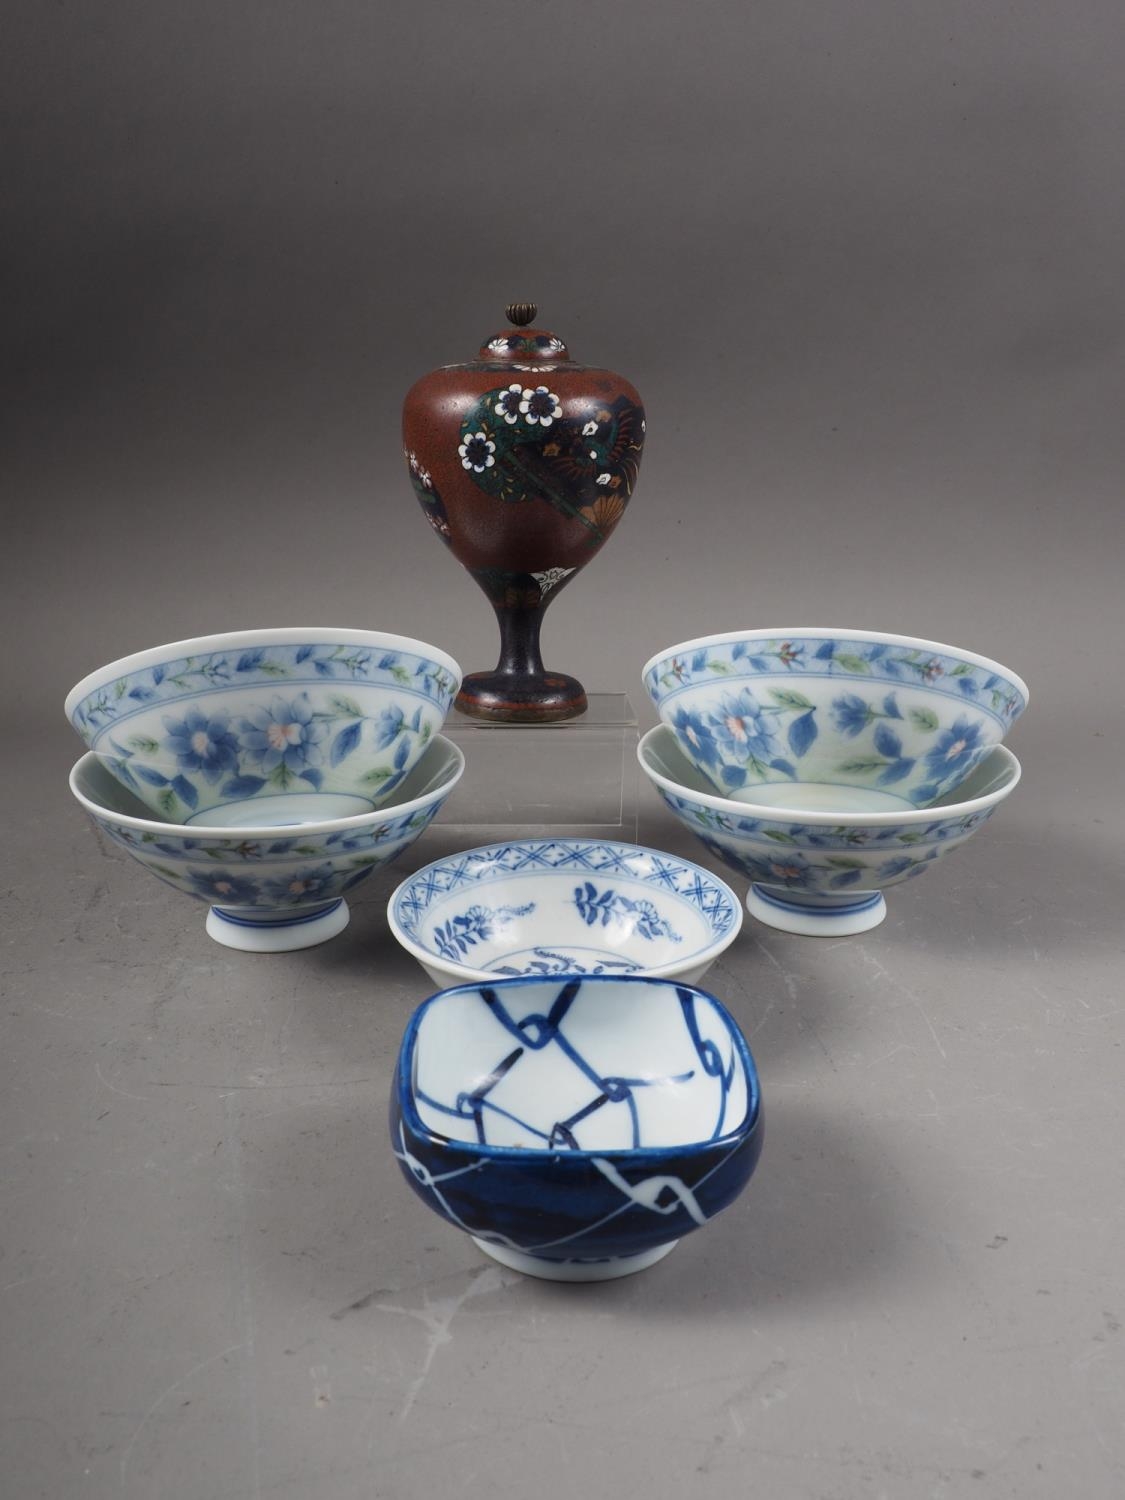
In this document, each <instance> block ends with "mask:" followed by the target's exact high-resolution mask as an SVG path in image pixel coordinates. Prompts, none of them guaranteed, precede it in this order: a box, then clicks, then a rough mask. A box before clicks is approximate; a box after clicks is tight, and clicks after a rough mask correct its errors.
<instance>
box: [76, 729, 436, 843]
mask: <svg viewBox="0 0 1125 1500" xmlns="http://www.w3.org/2000/svg"><path fill="white" fill-rule="evenodd" d="M438 744H441V745H444V746H445V747H446V749H447V750H452V751H453V756H452V759H451V761H450V764H449V773H450V774H449V775H448V776H447V777H446V779H445V780H444V781H443V782H442V783H441V785H440V786H436V787H431V788H430V790H429V791H428V792H423V793H422V795H421V796H419V797H412V798H411V799H410V800H409V801H408V802H398V803H395V802H385V803H382V804H381V805H380V806H379V807H375V808H372V810H371V811H370V812H365V813H352V814H351V815H350V816H348V817H346V818H324V819H322V820H321V821H320V822H319V823H293V824H289V823H272V824H263V823H237V824H236V823H232V824H230V825H229V826H228V825H226V824H217V823H164V822H161V821H160V820H159V819H156V818H137V817H134V816H133V814H132V813H122V812H118V811H117V810H116V809H115V808H112V807H105V806H103V805H102V803H100V802H95V801H94V800H93V798H92V797H89V796H87V794H86V793H85V792H83V791H80V790H79V787H78V785H77V781H78V775H79V772H80V771H81V770H82V767H83V766H85V765H86V764H87V762H89V761H93V762H96V763H100V762H101V761H102V760H104V758H105V757H104V756H101V755H98V753H97V752H96V751H94V750H87V751H86V753H85V755H80V756H79V757H78V759H77V760H76V761H75V763H74V765H73V766H72V767H71V768H70V776H69V777H68V778H67V779H68V781H69V784H70V790H71V791H72V792H73V793H74V796H75V797H76V798H77V799H78V801H79V802H80V803H81V804H82V806H83V807H84V808H85V809H86V811H87V812H88V813H89V814H90V815H91V817H94V818H100V819H102V820H103V821H104V822H107V823H112V824H113V825H114V827H118V828H133V829H136V831H137V832H138V833H158V834H163V835H164V837H165V838H189V839H196V840H198V841H206V840H209V839H210V840H221V841H224V842H225V841H227V840H229V839H234V840H236V841H238V840H242V839H247V840H250V839H257V840H261V839H263V838H276V839H281V838H287V837H289V836H291V835H295V834H298V833H299V834H300V836H301V837H306V836H309V837H311V836H313V835H317V834H322V833H342V832H345V831H347V830H349V829H355V828H363V827H366V826H367V825H368V824H370V823H376V824H378V823H387V822H390V821H391V820H392V819H394V818H399V817H402V816H403V815H404V814H407V813H414V812H421V811H422V810H423V809H424V808H427V807H429V806H430V804H431V803H432V802H433V801H434V800H435V799H436V798H438V797H445V796H448V794H449V793H450V792H451V791H452V790H453V788H454V787H455V786H456V785H457V783H458V782H459V781H460V780H461V777H462V776H463V775H464V771H465V752H464V751H463V750H462V749H461V747H460V745H458V744H455V743H454V741H453V740H451V739H448V738H447V737H446V736H445V735H444V734H435V735H434V736H433V738H432V739H431V740H430V746H433V745H438ZM430 746H428V747H427V750H428V749H429V748H430ZM426 753H427V752H426V751H423V752H422V755H421V757H420V758H419V760H418V761H417V762H416V765H420V764H421V762H422V760H424V759H425V756H426Z"/></svg>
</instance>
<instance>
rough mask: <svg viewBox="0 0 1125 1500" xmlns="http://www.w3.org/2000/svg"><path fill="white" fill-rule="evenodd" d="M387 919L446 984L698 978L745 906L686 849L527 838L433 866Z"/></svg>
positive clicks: (394, 903)
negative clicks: (588, 977)
mask: <svg viewBox="0 0 1125 1500" xmlns="http://www.w3.org/2000/svg"><path fill="white" fill-rule="evenodd" d="M387 920H388V922H389V923H390V928H391V931H392V932H393V933H394V935H395V937H396V938H397V939H398V941H399V942H400V943H401V944H402V946H403V947H404V948H405V949H406V950H407V952H408V953H412V954H413V955H414V957H415V958H416V959H417V960H418V962H419V963H420V964H421V965H422V967H423V968H424V969H425V971H426V973H427V974H428V975H429V976H430V978H431V979H432V980H433V981H434V983H435V984H439V985H448V984H464V983H466V982H468V981H469V980H475V979H500V978H504V977H510V976H513V975H521V974H526V975H540V976H548V975H552V974H640V973H643V974H652V975H657V976H660V977H662V978H666V979H671V978H675V979H682V980H684V981H685V982H686V983H688V984H695V983H698V981H699V980H700V979H701V978H702V976H703V974H704V973H705V972H706V971H707V969H709V968H710V966H711V964H712V963H714V961H715V959H716V958H718V956H719V954H720V953H722V952H724V951H725V950H726V949H727V948H728V947H729V946H730V945H731V943H733V942H734V940H735V938H736V937H737V936H738V933H739V929H740V928H741V926H742V907H741V904H740V902H739V900H738V897H737V896H736V895H735V893H734V892H733V891H732V890H731V888H730V886H728V885H726V884H724V882H723V881H721V880H719V879H718V878H717V877H716V876H714V875H712V874H711V873H710V871H709V870H705V869H703V868H702V866H700V865H696V864H692V863H691V862H690V860H686V859H679V858H677V857H676V856H675V855H674V854H665V853H662V852H661V851H660V850H657V849H643V848H640V847H639V846H638V845H636V844H615V843H605V842H602V841H600V840H593V839H523V840H520V841H519V842H518V843H506V844H486V845H484V846H483V847H481V848H479V849H469V850H466V851H465V852H463V853H460V854H453V855H450V856H448V857H447V858H445V859H439V860H435V861H434V863H433V864H430V865H426V866H425V867H424V868H423V869H421V870H419V871H417V873H416V874H414V875H411V876H410V877H409V878H408V879H406V880H404V881H403V883H402V884H401V885H400V886H399V888H398V890H396V891H395V892H394V894H393V895H392V896H391V899H390V902H389V904H388V906H387Z"/></svg>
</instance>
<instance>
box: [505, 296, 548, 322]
mask: <svg viewBox="0 0 1125 1500" xmlns="http://www.w3.org/2000/svg"><path fill="white" fill-rule="evenodd" d="M538 311H539V309H538V308H537V307H536V305H535V303H534V302H509V303H508V306H507V307H506V308H505V309H504V312H505V316H506V317H507V319H508V322H509V323H514V324H515V325H516V327H517V328H526V327H527V325H528V324H529V323H534V321H535V314H536V313H537V312H538Z"/></svg>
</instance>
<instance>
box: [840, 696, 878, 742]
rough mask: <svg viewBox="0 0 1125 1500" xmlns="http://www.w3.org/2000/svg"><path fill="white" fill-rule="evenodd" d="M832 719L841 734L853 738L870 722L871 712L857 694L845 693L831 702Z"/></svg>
mask: <svg viewBox="0 0 1125 1500" xmlns="http://www.w3.org/2000/svg"><path fill="white" fill-rule="evenodd" d="M832 717H833V719H834V720H835V721H836V728H837V729H838V730H839V731H840V733H841V734H850V735H852V736H855V735H857V734H860V733H862V732H863V730H865V729H866V728H867V726H868V724H870V722H871V710H870V708H869V707H868V705H867V704H866V703H865V702H864V700H863V699H862V698H861V697H860V696H859V694H858V693H845V694H844V696H843V697H842V698H834V699H833V700H832Z"/></svg>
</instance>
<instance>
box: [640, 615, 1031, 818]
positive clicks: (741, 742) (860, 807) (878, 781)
mask: <svg viewBox="0 0 1125 1500" xmlns="http://www.w3.org/2000/svg"><path fill="white" fill-rule="evenodd" d="M643 678H644V685H645V688H646V689H647V691H648V693H649V696H650V697H651V699H652V701H653V703H654V704H655V706H656V708H657V710H658V711H659V714H660V718H661V720H662V721H663V722H664V723H665V724H667V725H668V726H669V727H670V729H671V730H672V732H673V733H674V735H675V737H676V740H677V742H678V743H679V746H680V749H681V750H682V751H683V753H684V755H685V756H687V758H688V760H690V761H691V762H692V764H693V765H694V766H695V767H696V769H697V770H698V771H700V772H701V773H702V774H703V776H704V777H705V778H706V781H707V783H708V788H709V790H710V791H713V792H718V794H719V795H720V796H722V797H728V798H731V799H732V800H733V801H735V802H743V801H745V802H753V803H756V804H758V805H759V806H762V807H769V806H777V807H785V808H801V809H804V810H805V811H808V812H829V813H835V812H839V813H844V812H848V813H851V812H862V813H868V812H893V811H895V810H905V809H909V808H912V807H925V806H927V805H928V804H929V803H931V802H934V801H936V799H937V798H939V797H943V796H944V795H945V794H946V793H947V792H950V791H952V790H954V788H956V787H958V786H959V785H960V784H961V783H962V782H963V781H964V780H965V778H966V777H967V776H969V775H970V773H971V772H972V771H973V770H974V768H975V767H976V766H978V765H979V764H980V762H981V761H982V760H984V758H985V756H987V755H988V753H989V751H990V750H991V748H992V746H993V745H996V744H999V742H1000V741H1001V740H1002V739H1003V738H1004V736H1005V734H1006V733H1007V731H1008V729H1009V728H1010V727H1011V725H1012V724H1013V723H1014V722H1015V720H1016V719H1017V718H1018V717H1019V715H1020V714H1021V713H1022V712H1023V710H1024V708H1025V707H1026V706H1027V687H1026V685H1025V683H1024V682H1023V681H1022V680H1021V679H1020V678H1019V677H1017V676H1016V675H1015V673H1014V672H1010V671H1009V670H1008V668H1007V667H1002V666H1000V664H999V663H998V662H994V661H989V660H988V658H987V657H984V656H977V655H975V654H974V653H973V652H970V651H961V650H958V649H957V648H956V647H954V646H942V645H939V644H938V643H936V642H934V641H924V640H915V639H914V638H912V637H910V636H902V635H885V634H883V633H881V632H876V631H869V630H843V629H824V628H806V629H794V630H742V631H733V632H731V633H730V634H728V635H709V636H703V637H701V638H700V639H699V640H694V641H684V642H683V643H682V644H681V645H678V646H673V647H671V648H670V649H669V650H667V651H661V652H659V653H658V654H657V655H656V656H654V657H653V658H652V659H651V660H650V661H649V662H648V663H647V664H646V665H645V667H644V669H643Z"/></svg>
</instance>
